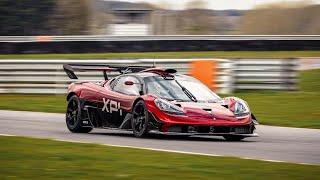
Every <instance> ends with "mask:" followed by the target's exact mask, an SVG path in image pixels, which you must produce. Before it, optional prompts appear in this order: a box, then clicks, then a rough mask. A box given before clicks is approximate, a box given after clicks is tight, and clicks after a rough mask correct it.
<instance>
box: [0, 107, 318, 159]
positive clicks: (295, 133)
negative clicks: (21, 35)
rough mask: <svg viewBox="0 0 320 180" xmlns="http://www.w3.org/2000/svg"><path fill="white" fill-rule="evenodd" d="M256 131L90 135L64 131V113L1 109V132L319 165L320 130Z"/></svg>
mask: <svg viewBox="0 0 320 180" xmlns="http://www.w3.org/2000/svg"><path fill="white" fill-rule="evenodd" d="M257 132H258V134H259V135H260V137H252V138H247V139H245V140H243V141H241V142H227V141H224V140H223V139H222V138H221V137H214V136H210V137H208V136H206V137H199V136H195V137H181V136H164V135H152V136H150V137H148V138H135V137H133V135H132V133H131V132H119V131H114V130H105V129H96V130H94V131H92V132H91V133H89V134H75V133H70V132H69V131H68V130H67V128H66V125H65V120H64V114H55V113H38V112H21V111H2V110H0V134H9V135H18V136H28V137H36V138H48V139H59V140H65V141H81V142H88V143H97V144H110V145H119V146H130V147H138V148H147V149H161V150H165V151H178V152H186V153H195V154H210V155H222V156H236V157H241V158H249V159H260V160H271V161H285V162H293V163H305V164H318V165H319V164H320V130H316V129H302V128H285V127H273V126H263V125H259V126H258V127H257Z"/></svg>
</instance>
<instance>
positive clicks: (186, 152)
mask: <svg viewBox="0 0 320 180" xmlns="http://www.w3.org/2000/svg"><path fill="white" fill-rule="evenodd" d="M0 136H16V137H26V136H17V135H12V134H0ZM30 138H36V139H49V140H53V141H61V142H71V143H81V144H97V145H103V146H111V147H120V148H131V149H141V150H150V151H159V152H169V153H179V154H189V155H199V156H211V157H233V158H239V159H247V160H256V161H265V162H273V163H290V164H301V165H310V166H315V165H316V166H318V164H311V163H296V162H288V161H279V160H273V159H255V158H250V157H237V156H223V155H218V154H206V153H197V152H189V151H176V150H168V149H157V148H147V147H137V146H125V145H115V144H103V143H91V142H85V141H75V140H65V139H55V138H37V137H30Z"/></svg>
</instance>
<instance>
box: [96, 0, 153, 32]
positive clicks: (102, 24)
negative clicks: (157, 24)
mask: <svg viewBox="0 0 320 180" xmlns="http://www.w3.org/2000/svg"><path fill="white" fill-rule="evenodd" d="M152 11H153V9H152V7H150V6H148V5H146V4H143V3H129V2H120V1H101V0H100V1H96V2H95V5H94V7H93V14H94V15H93V24H92V26H93V30H94V31H96V33H95V34H97V32H98V34H108V35H119V36H121V35H130V36H134V35H152V34H153V28H152V24H151V13H152ZM103 32H104V33H103Z"/></svg>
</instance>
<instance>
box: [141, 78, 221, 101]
mask: <svg viewBox="0 0 320 180" xmlns="http://www.w3.org/2000/svg"><path fill="white" fill-rule="evenodd" d="M144 81H145V84H146V91H147V94H151V95H154V96H157V97H160V98H164V99H167V100H177V101H192V100H193V101H197V102H216V101H218V100H220V97H219V96H218V95H216V94H215V93H213V92H212V91H211V90H210V89H209V88H208V87H207V86H205V85H204V84H202V83H201V82H200V81H198V80H196V79H194V78H191V77H188V76H182V77H176V78H175V79H165V78H163V77H160V76H151V77H146V78H145V79H144ZM184 88H185V89H184Z"/></svg>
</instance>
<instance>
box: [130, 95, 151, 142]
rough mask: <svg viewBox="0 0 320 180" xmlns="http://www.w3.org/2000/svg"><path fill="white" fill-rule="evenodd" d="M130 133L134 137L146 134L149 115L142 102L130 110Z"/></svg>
mask: <svg viewBox="0 0 320 180" xmlns="http://www.w3.org/2000/svg"><path fill="white" fill-rule="evenodd" d="M132 114H133V117H132V121H131V125H132V131H133V134H134V135H135V136H136V137H143V136H145V135H146V134H148V123H149V114H148V110H147V108H146V106H145V103H144V101H143V100H140V101H138V102H137V103H136V104H135V106H134V108H133V110H132Z"/></svg>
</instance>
